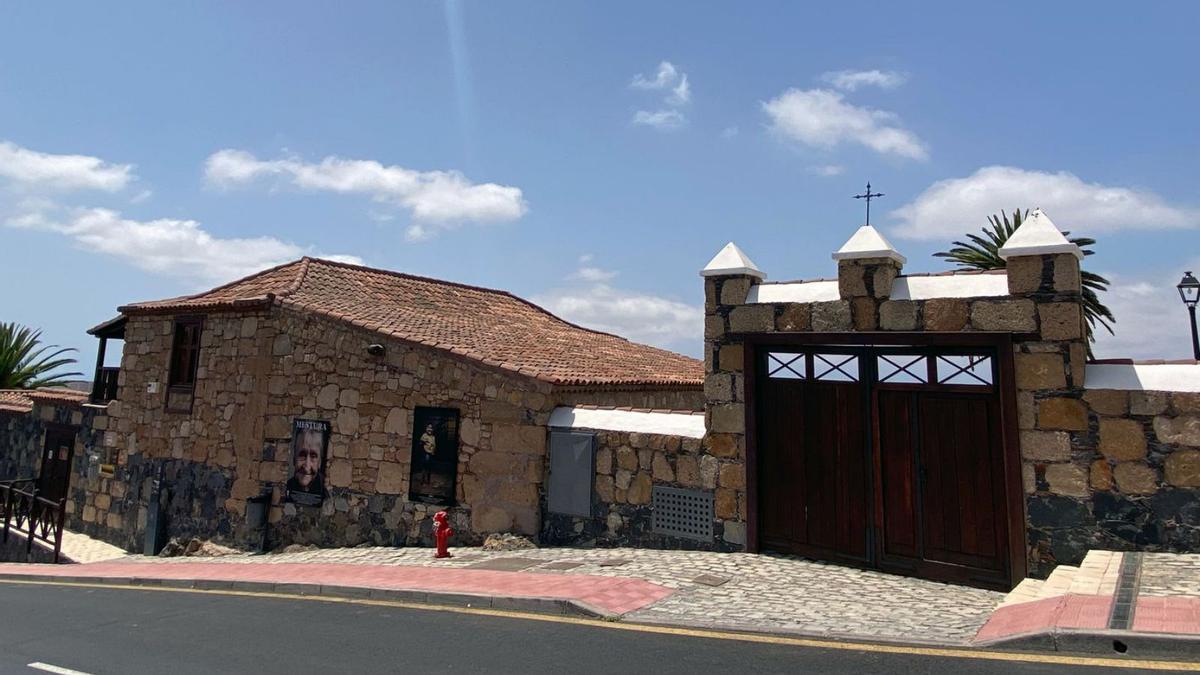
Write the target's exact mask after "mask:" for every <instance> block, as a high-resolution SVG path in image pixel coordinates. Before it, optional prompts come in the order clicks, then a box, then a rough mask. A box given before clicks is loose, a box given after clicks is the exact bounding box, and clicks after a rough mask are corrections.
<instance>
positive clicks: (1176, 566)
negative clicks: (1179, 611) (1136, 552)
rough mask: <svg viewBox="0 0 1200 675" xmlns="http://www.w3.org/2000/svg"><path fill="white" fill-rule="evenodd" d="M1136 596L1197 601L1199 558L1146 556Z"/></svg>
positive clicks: (1169, 555) (1190, 556)
mask: <svg viewBox="0 0 1200 675" xmlns="http://www.w3.org/2000/svg"><path fill="white" fill-rule="evenodd" d="M1138 594H1139V595H1141V596H1145V597H1167V596H1174V597H1178V596H1195V597H1200V554H1194V553H1192V554H1184V553H1146V554H1145V555H1143V556H1142V577H1141V586H1140V587H1139V588H1138Z"/></svg>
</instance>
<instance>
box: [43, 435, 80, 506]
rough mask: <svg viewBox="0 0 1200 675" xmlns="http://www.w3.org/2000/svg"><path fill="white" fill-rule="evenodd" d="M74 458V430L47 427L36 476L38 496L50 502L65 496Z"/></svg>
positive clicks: (69, 483)
mask: <svg viewBox="0 0 1200 675" xmlns="http://www.w3.org/2000/svg"><path fill="white" fill-rule="evenodd" d="M74 457H75V428H74V427H67V426H58V425H55V426H48V427H47V428H46V445H45V447H44V448H43V450H42V468H41V472H40V473H39V474H38V483H37V488H38V495H39V496H42V497H45V498H46V499H49V500H52V501H58V500H60V499H62V498H63V497H66V496H67V490H68V489H69V488H70V486H71V461H72V459H74Z"/></svg>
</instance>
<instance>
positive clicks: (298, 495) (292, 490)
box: [287, 419, 329, 506]
mask: <svg viewBox="0 0 1200 675" xmlns="http://www.w3.org/2000/svg"><path fill="white" fill-rule="evenodd" d="M328 444H329V422H323V421H319V420H301V419H298V420H295V421H293V423H292V469H291V476H290V477H289V478H288V482H287V496H288V499H290V500H291V501H293V502H295V503H297V504H302V505H305V506H319V505H320V504H321V502H322V500H324V499H325V472H324V471H323V467H324V466H325V449H326V447H327V446H328Z"/></svg>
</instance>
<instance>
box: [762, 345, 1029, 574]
mask: <svg viewBox="0 0 1200 675" xmlns="http://www.w3.org/2000/svg"><path fill="white" fill-rule="evenodd" d="M964 351H965V352H966V353H961V352H964ZM759 352H760V353H758V354H757V356H756V358H757V363H758V367H757V370H756V373H755V381H756V387H755V396H756V399H755V403H756V407H755V421H756V428H755V433H756V436H755V448H756V471H757V474H756V475H757V495H756V502H757V504H758V519H759V520H758V532H759V543H760V546H761V547H763V548H767V549H773V550H779V551H787V552H793V553H798V554H801V555H807V556H812V557H817V558H821V559H826V560H832V561H843V562H852V563H856V564H863V565H866V566H870V567H874V568H878V569H883V570H886V571H891V572H897V573H903V574H912V575H917V576H921V577H926V578H933V579H939V580H946V581H954V582H959V583H969V584H974V585H982V586H991V587H1001V588H1004V587H1007V586H1008V585H1009V583H1010V578H1011V570H1010V565H1011V560H1010V556H1009V545H1008V542H1009V541H1010V538H1009V522H1010V518H1009V513H1008V510H1009V507H1008V504H1009V503H1010V502H1009V501H1008V494H1007V491H1008V490H1009V489H1010V488H1009V486H1007V482H1006V481H1007V479H1006V475H1007V474H1006V471H1005V457H1004V448H1005V445H1004V443H1003V438H1004V432H1003V428H1002V424H1001V405H1000V400H1001V398H1000V394H999V384H998V381H999V370H998V368H997V365H996V363H995V361H996V359H995V357H994V354H993V353H989V352H988V350H985V349H978V348H977V349H973V350H958V351H955V350H953V349H947V348H932V347H925V348H918V347H903V348H901V347H890V348H889V347H874V346H872V347H823V346H812V347H804V348H800V347H797V348H795V349H794V351H784V350H779V349H774V348H769V347H763V348H761V349H760V350H759ZM831 366H832V367H831ZM1018 487H1019V486H1018Z"/></svg>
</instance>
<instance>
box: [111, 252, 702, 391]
mask: <svg viewBox="0 0 1200 675" xmlns="http://www.w3.org/2000/svg"><path fill="white" fill-rule="evenodd" d="M271 303H278V304H281V305H285V306H290V307H293V308H296V309H299V310H303V311H310V312H314V313H318V314H323V315H325V316H329V317H332V318H335V319H338V320H342V321H345V322H348V323H350V324H353V325H355V326H359V327H361V328H365V329H367V330H371V331H375V332H378V333H381V334H384V335H388V336H391V337H394V338H398V339H401V340H405V341H408V342H413V343H417V344H421V345H426V346H429V347H434V348H437V349H443V350H446V351H449V352H452V353H454V354H458V355H460V356H463V357H466V358H470V359H474V360H476V361H481V362H483V363H486V364H488V365H492V366H496V367H499V368H503V369H506V370H510V371H515V372H519V373H523V374H525V375H528V376H530V377H534V378H537V379H540V380H544V381H547V382H552V383H555V384H563V385H667V386H675V385H682V386H689V387H696V386H700V385H701V384H703V381H704V365H703V364H702V363H701V362H700V361H697V360H696V359H692V358H689V357H686V356H682V355H680V354H675V353H673V352H669V351H665V350H662V349H657V348H654V347H650V346H647V345H642V344H638V343H636V342H630V341H628V340H626V339H624V338H621V337H617V336H615V335H609V334H608V333H601V332H598V331H593V330H589V329H586V328H582V327H580V326H576V325H574V324H571V323H568V322H566V321H563V320H562V319H560V318H558V317H556V316H554V315H553V314H550V313H549V312H547V311H546V310H544V309H542V308H540V307H538V306H537V305H534V304H533V303H530V302H528V301H526V300H522V299H521V298H518V297H516V296H514V295H512V294H510V293H507V292H505V291H497V290H491V289H487V288H478V287H475V286H466V285H463V284H457V283H453V282H448V281H440V280H437V279H429V278H425V277H418V276H412V275H408V274H401V273H398V272H389V271H386V270H378V269H373V268H369V267H360V266H357V265H349V264H345V263H338V262H332V261H328V260H321V259H317V258H303V259H301V260H298V261H295V262H292V263H288V264H286V265H281V266H279V267H276V268H273V269H269V270H266V271H264V272H261V273H259V274H255V275H253V276H250V277H247V278H245V279H242V280H239V281H235V282H233V283H231V284H226V285H225V286H221V287H219V288H215V289H213V290H211V291H208V292H206V293H200V294H198V295H192V296H186V297H181V298H171V299H168V300H158V301H154V302H142V303H136V304H132V305H126V306H124V307H121V308H120V311H121V312H123V313H125V314H143V313H155V312H172V313H173V312H189V311H197V312H203V311H216V310H236V309H240V308H251V307H255V306H266V305H269V304H271Z"/></svg>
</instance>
